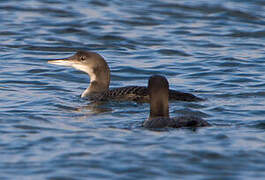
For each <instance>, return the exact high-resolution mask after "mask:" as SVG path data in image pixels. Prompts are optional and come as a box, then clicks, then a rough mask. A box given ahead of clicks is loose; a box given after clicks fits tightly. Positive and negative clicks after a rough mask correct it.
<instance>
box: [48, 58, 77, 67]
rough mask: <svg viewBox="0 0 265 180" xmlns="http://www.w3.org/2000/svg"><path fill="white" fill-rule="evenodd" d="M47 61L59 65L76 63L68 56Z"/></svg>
mask: <svg viewBox="0 0 265 180" xmlns="http://www.w3.org/2000/svg"><path fill="white" fill-rule="evenodd" d="M48 63H49V64H55V65H60V66H73V65H74V64H76V62H75V60H73V59H69V58H65V59H55V60H50V61H48Z"/></svg>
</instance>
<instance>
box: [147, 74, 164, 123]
mask: <svg viewBox="0 0 265 180" xmlns="http://www.w3.org/2000/svg"><path fill="white" fill-rule="evenodd" d="M168 88H169V85H168V81H167V79H166V78H165V77H164V76H160V75H153V76H151V77H150V78H149V81H148V91H149V95H150V116H149V118H154V117H169V112H168V93H169V90H168Z"/></svg>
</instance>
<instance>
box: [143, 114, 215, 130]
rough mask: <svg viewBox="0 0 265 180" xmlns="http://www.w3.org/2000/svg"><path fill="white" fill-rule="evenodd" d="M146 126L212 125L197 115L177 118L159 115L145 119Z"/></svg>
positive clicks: (190, 126) (180, 126)
mask: <svg viewBox="0 0 265 180" xmlns="http://www.w3.org/2000/svg"><path fill="white" fill-rule="evenodd" d="M143 126H144V127H145V128H182V127H188V128H196V127H206V126H211V125H210V124H209V123H208V122H207V121H205V120H203V119H202V118H200V117H196V116H180V117H176V118H168V117H157V118H151V119H148V120H146V121H144V124H143Z"/></svg>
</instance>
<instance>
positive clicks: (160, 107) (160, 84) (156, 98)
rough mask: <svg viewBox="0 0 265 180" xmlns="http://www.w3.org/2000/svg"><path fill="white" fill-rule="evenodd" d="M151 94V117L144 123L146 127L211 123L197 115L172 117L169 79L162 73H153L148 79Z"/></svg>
mask: <svg viewBox="0 0 265 180" xmlns="http://www.w3.org/2000/svg"><path fill="white" fill-rule="evenodd" d="M148 90H149V95H150V114H149V118H148V119H146V120H145V121H144V123H143V126H144V127H145V128H165V127H172V128H180V127H203V126H210V124H209V123H208V122H207V121H205V120H203V119H202V118H199V117H196V116H180V117H178V118H170V117H169V111H168V96H169V95H168V94H169V93H168V92H169V89H168V81H167V79H166V78H165V77H163V76H160V75H153V76H151V77H150V78H149V81H148Z"/></svg>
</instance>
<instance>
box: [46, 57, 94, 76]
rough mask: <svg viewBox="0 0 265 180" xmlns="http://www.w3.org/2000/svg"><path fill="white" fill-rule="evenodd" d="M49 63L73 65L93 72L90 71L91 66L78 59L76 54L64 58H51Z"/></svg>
mask: <svg viewBox="0 0 265 180" xmlns="http://www.w3.org/2000/svg"><path fill="white" fill-rule="evenodd" d="M48 63H49V64H55V65H59V66H68V67H69V66H70V67H73V68H75V69H77V70H80V71H84V72H86V73H88V74H90V73H91V72H90V71H91V68H90V67H89V66H87V65H86V64H85V63H82V62H80V61H78V59H77V58H76V57H75V56H71V57H68V58H64V59H55V60H50V61H48Z"/></svg>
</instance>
